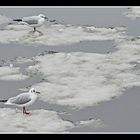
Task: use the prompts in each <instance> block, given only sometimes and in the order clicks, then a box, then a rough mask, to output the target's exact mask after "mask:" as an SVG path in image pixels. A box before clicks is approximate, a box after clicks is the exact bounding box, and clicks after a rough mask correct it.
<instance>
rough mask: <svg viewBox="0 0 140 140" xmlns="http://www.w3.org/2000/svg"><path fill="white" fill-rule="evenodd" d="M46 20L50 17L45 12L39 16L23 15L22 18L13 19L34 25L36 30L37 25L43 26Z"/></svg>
mask: <svg viewBox="0 0 140 140" xmlns="http://www.w3.org/2000/svg"><path fill="white" fill-rule="evenodd" d="M46 20H48V18H47V17H46V16H45V15H43V14H39V15H38V16H29V17H23V18H22V19H13V21H17V22H20V23H23V24H26V25H28V26H30V27H33V28H34V32H36V31H37V30H36V27H40V26H42V25H43V24H44V22H45V21H46ZM38 32H39V31H38Z"/></svg>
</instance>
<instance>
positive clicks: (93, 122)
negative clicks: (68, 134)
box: [75, 119, 105, 128]
mask: <svg viewBox="0 0 140 140" xmlns="http://www.w3.org/2000/svg"><path fill="white" fill-rule="evenodd" d="M84 127H88V128H101V127H105V125H104V124H103V122H102V121H101V120H100V119H90V120H85V121H79V122H77V126H76V127H75V128H84Z"/></svg>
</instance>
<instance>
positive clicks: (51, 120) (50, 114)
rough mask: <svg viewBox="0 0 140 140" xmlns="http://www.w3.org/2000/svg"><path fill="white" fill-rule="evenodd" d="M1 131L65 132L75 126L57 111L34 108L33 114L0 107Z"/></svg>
mask: <svg viewBox="0 0 140 140" xmlns="http://www.w3.org/2000/svg"><path fill="white" fill-rule="evenodd" d="M0 124H1V125H0V132H46V133H49V132H54V133H55V132H64V131H66V130H67V129H70V128H73V127H74V125H73V124H72V123H71V122H69V121H64V120H63V119H61V118H60V117H59V116H58V115H57V112H55V111H48V110H43V109H41V110H33V111H31V115H23V114H22V112H19V113H17V112H16V111H15V110H14V109H9V108H1V109H0Z"/></svg>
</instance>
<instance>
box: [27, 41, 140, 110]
mask: <svg viewBox="0 0 140 140" xmlns="http://www.w3.org/2000/svg"><path fill="white" fill-rule="evenodd" d="M139 46H140V41H139V39H138V40H135V41H131V40H128V41H124V42H121V43H119V44H118V45H117V46H116V48H117V49H118V50H117V51H115V52H113V53H110V54H97V53H84V52H72V53H56V54H48V55H43V56H36V57H34V60H35V61H36V64H35V65H32V66H29V67H28V69H27V71H28V73H30V74H36V73H41V74H42V75H43V76H42V77H43V79H46V81H45V80H44V81H42V82H41V83H38V84H36V85H34V86H35V87H36V88H37V89H39V91H41V92H42V97H41V99H42V100H43V101H47V102H50V103H55V104H59V105H68V106H71V107H75V108H79V109H80V108H84V107H87V106H93V105H96V104H98V103H100V102H103V101H108V100H110V99H112V98H113V97H117V96H119V95H121V94H122V93H123V91H124V90H125V89H126V88H131V87H133V86H140V70H139V69H137V70H136V69H135V66H136V64H139V63H140V55H139V53H140V47H139Z"/></svg>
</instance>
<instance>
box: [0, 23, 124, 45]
mask: <svg viewBox="0 0 140 140" xmlns="http://www.w3.org/2000/svg"><path fill="white" fill-rule="evenodd" d="M123 29H124V28H123ZM39 30H40V31H41V32H42V33H43V34H39V33H38V32H36V33H34V32H33V31H32V28H31V27H28V26H27V25H18V24H10V25H7V26H6V27H5V28H4V29H3V30H0V43H11V42H14V43H20V44H27V45H40V44H43V45H61V44H64V45H65V44H72V43H78V42H80V41H87V40H120V39H123V38H126V36H125V34H124V33H125V32H124V30H122V27H113V28H104V27H103V28H96V27H94V26H90V25H89V26H72V25H69V26H67V25H62V24H57V25H56V24H55V25H50V26H48V27H47V26H45V25H43V26H42V27H40V28H39Z"/></svg>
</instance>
